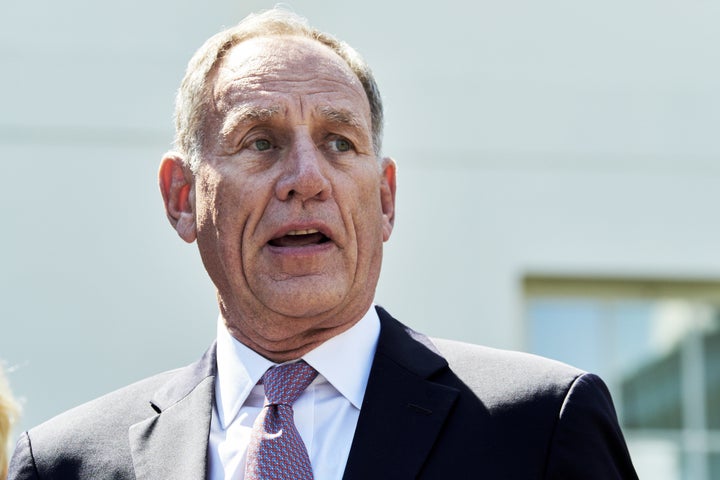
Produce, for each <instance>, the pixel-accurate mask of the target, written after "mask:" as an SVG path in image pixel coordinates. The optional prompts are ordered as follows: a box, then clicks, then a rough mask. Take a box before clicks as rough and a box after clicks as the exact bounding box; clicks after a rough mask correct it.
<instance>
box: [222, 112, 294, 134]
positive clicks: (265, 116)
mask: <svg viewBox="0 0 720 480" xmlns="http://www.w3.org/2000/svg"><path fill="white" fill-rule="evenodd" d="M282 113H283V109H281V108H280V107H268V108H260V107H254V106H247V105H246V106H243V107H240V108H237V109H234V110H233V111H232V112H231V113H230V114H229V115H228V116H227V119H226V120H225V122H223V127H222V130H221V132H220V134H221V135H222V136H223V137H225V136H227V135H229V134H230V133H231V132H232V131H233V130H234V129H235V128H236V127H237V126H238V125H242V124H243V123H248V122H269V121H271V120H272V119H273V118H275V117H278V116H279V115H281V114H282Z"/></svg>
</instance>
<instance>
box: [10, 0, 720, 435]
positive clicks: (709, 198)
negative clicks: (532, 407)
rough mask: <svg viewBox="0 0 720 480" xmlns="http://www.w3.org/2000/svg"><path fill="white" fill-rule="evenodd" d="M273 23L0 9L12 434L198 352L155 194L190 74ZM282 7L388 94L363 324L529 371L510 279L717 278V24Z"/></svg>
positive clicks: (200, 294)
mask: <svg viewBox="0 0 720 480" xmlns="http://www.w3.org/2000/svg"><path fill="white" fill-rule="evenodd" d="M273 3H274V2H269V1H268V2H262V1H255V2H232V1H229V0H222V1H219V0H218V1H213V2H202V1H191V0H184V1H177V0H176V1H172V2H170V1H156V2H140V1H138V0H126V1H124V2H112V3H109V2H97V1H90V0H85V1H81V0H69V1H67V2H54V1H51V0H43V1H35V2H25V1H23V0H5V2H3V3H2V5H0V58H2V70H0V72H1V73H0V165H2V169H1V170H0V172H1V174H2V178H3V180H4V181H3V187H2V189H0V214H1V218H2V219H3V222H2V227H0V228H1V229H2V230H0V231H1V232H2V237H0V238H1V240H0V246H1V247H2V248H0V319H1V320H0V321H2V333H1V334H0V358H4V359H5V361H6V364H7V365H8V366H9V367H11V368H12V369H13V371H12V373H11V375H10V380H11V382H12V384H13V386H14V388H15V391H16V393H18V394H19V395H20V396H22V397H25V409H26V413H25V418H24V423H23V426H24V427H27V426H30V425H31V424H35V423H37V422H39V421H41V420H43V419H45V418H47V417H49V416H50V415H53V414H55V413H57V412H59V411H62V410H64V409H66V408H68V407H70V406H72V405H74V404H77V403H79V402H81V401H84V400H87V399H89V398H92V397H94V396H97V395H99V394H101V393H103V392H106V391H108V390H110V389H113V388H116V387H119V386H121V385H123V384H125V383H128V382H130V381H132V380H135V379H139V378H142V377H143V376H145V375H148V374H150V373H153V372H156V371H159V370H162V369H166V368H172V367H175V366H178V365H181V364H183V363H188V362H191V361H193V360H194V359H195V358H197V357H198V356H199V355H200V354H201V353H202V351H203V350H204V348H205V347H206V345H207V344H208V343H209V342H210V341H211V339H212V337H213V335H214V328H215V316H216V311H215V306H214V297H213V291H212V288H211V286H210V285H209V281H208V280H207V278H206V276H205V274H204V271H203V269H202V266H201V265H200V262H199V258H198V255H197V253H196V252H195V249H194V246H188V245H184V244H183V243H182V242H181V240H179V239H178V238H177V236H176V235H175V233H174V232H173V231H172V229H171V228H170V227H169V226H168V225H167V222H166V220H165V219H164V213H163V210H162V206H161V202H160V197H159V194H158V192H157V187H156V185H155V182H156V181H155V171H156V168H157V164H158V162H159V159H160V156H161V155H162V153H163V152H164V151H165V150H166V149H167V148H169V146H170V143H171V141H172V123H171V115H172V102H173V96H174V91H175V89H176V88H177V85H178V83H179V80H180V78H181V76H182V72H183V70H184V68H185V64H186V62H187V60H188V59H189V57H190V55H191V54H192V52H193V51H194V50H195V49H196V48H197V47H198V46H199V45H200V44H201V42H202V41H203V40H204V39H205V38H206V37H207V36H209V35H210V34H212V33H214V32H215V31H216V30H217V29H218V28H219V27H221V26H223V25H230V24H232V23H235V22H236V21H237V20H238V19H240V18H241V17H243V16H244V15H245V14H246V13H248V12H249V11H253V10H256V9H258V8H262V7H269V6H272V4H273ZM289 4H290V5H291V6H292V7H293V8H294V9H295V10H296V11H298V12H299V13H301V14H303V15H306V16H307V17H308V18H309V19H310V20H311V22H312V23H313V24H315V25H317V26H318V27H320V28H321V29H325V30H328V31H330V32H331V33H335V34H337V35H338V36H339V37H341V38H343V39H345V40H347V41H348V42H349V43H351V44H352V45H354V46H355V47H356V48H358V50H360V52H361V53H362V54H363V55H364V56H365V57H366V59H367V60H368V61H369V63H370V64H371V65H372V66H373V67H374V70H375V73H376V76H377V78H378V81H379V83H380V87H381V90H382V92H383V94H384V98H385V102H386V109H387V121H388V124H387V128H386V141H385V151H386V153H387V154H389V155H392V156H394V157H395V158H396V159H397V161H398V163H399V196H398V219H397V228H396V230H395V233H394V235H393V238H392V239H391V241H390V243H389V244H388V247H387V250H386V260H385V269H384V273H383V278H382V280H381V284H380V287H379V290H378V301H379V302H380V303H382V304H384V305H385V306H386V307H387V308H388V309H389V310H390V311H391V312H392V313H393V314H395V315H396V316H397V317H398V318H400V319H401V320H403V321H405V322H406V323H408V324H410V325H411V326H413V327H415V328H417V329H419V330H423V331H426V332H428V333H430V334H433V335H442V336H446V337H453V338H459V339H465V340H468V341H474V342H482V343H486V344H490V345H495V346H500V347H509V348H522V347H523V319H522V316H521V314H522V311H521V310H522V304H521V299H522V298H521V295H522V292H521V291H520V281H521V278H522V276H523V275H524V274H526V273H528V272H541V273H553V272H555V273H577V274H610V275H632V276H662V277H693V278H694V277H706V278H718V277H720V255H718V253H717V245H720V228H718V227H717V226H716V222H714V212H715V207H716V205H720V193H719V192H720V189H718V188H717V185H719V184H720V181H719V180H720V178H718V177H719V176H720V162H718V160H719V158H718V157H719V156H720V143H718V142H717V140H716V139H717V133H716V132H717V131H718V127H720V89H719V88H718V85H720V62H719V61H718V60H720V58H719V57H720V54H718V52H720V50H718V49H717V48H716V46H717V45H719V44H720V29H718V28H717V25H718V24H720V6H717V5H715V4H713V3H711V2H692V3H688V2H672V1H653V2H650V1H635V2H626V1H618V0H613V1H608V2H603V3H602V4H589V3H579V2H576V1H570V0H565V1H563V0H550V1H546V2H540V3H538V2H534V1H531V0H518V1H511V2H470V1H467V2H460V1H457V0H455V1H446V2H439V3H438V4H437V5H436V6H426V5H425V4H419V3H418V2H386V1H384V2H381V1H376V0H366V1H364V2H352V3H350V2H330V1H327V2H319V1H309V0H307V1H300V0H298V1H294V2H289Z"/></svg>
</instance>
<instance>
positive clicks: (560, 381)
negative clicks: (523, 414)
mask: <svg viewBox="0 0 720 480" xmlns="http://www.w3.org/2000/svg"><path fill="white" fill-rule="evenodd" d="M432 342H433V344H434V345H435V346H436V347H437V349H438V351H439V352H440V354H441V355H442V356H443V357H444V358H445V359H446V360H447V362H448V364H449V366H450V369H451V370H452V371H453V372H454V373H455V375H457V376H458V377H459V378H460V380H462V381H463V383H465V384H466V385H467V386H468V387H469V388H470V389H471V390H472V391H473V392H474V393H475V394H476V395H477V396H478V397H480V398H482V399H483V400H484V401H485V402H486V404H487V405H488V406H492V405H507V402H508V399H513V402H515V403H517V402H522V401H523V399H526V400H528V401H533V402H535V401H537V400H538V399H539V398H543V397H546V398H547V397H555V398H557V399H562V398H564V397H565V395H566V394H567V392H568V391H569V390H570V388H571V387H572V385H573V384H574V382H575V381H576V380H577V379H578V378H579V377H581V376H583V375H585V374H586V372H584V371H583V370H580V369H578V368H575V367H572V366H570V365H567V364H565V363H562V362H558V361H556V360H551V359H549V358H544V357H540V356H538V355H533V354H529V353H523V352H516V351H510V350H501V349H496V348H490V347H485V346H481V345H473V344H469V343H464V342H459V341H454V340H445V339H432Z"/></svg>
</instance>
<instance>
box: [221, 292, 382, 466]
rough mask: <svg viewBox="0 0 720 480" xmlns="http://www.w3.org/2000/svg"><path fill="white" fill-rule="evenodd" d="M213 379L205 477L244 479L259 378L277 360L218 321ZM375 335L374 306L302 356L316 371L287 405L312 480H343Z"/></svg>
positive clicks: (259, 399) (260, 393)
mask: <svg viewBox="0 0 720 480" xmlns="http://www.w3.org/2000/svg"><path fill="white" fill-rule="evenodd" d="M217 330H218V333H217V370H218V371H217V377H216V378H215V405H214V406H213V413H212V422H211V426H210V439H209V445H208V479H210V480H220V479H223V480H224V479H240V480H242V479H243V478H244V477H245V457H246V453H247V447H248V444H249V442H250V433H251V431H252V426H253V422H254V421H255V418H256V417H257V415H258V414H259V413H260V410H261V409H262V407H263V404H264V400H265V393H264V389H263V386H262V385H258V384H257V383H258V381H259V380H260V378H261V377H262V376H263V374H264V373H265V371H266V370H267V369H268V368H270V367H272V366H274V365H276V364H274V363H273V362H271V361H270V360H268V359H266V358H264V357H262V356H260V355H258V354H257V353H255V352H254V351H253V350H251V349H249V348H248V347H246V346H245V345H243V344H242V343H240V342H238V341H237V340H235V338H233V337H232V336H231V335H230V334H229V333H228V331H227V329H226V328H225V323H224V321H223V319H222V318H220V319H219V320H218V329H217ZM379 334H380V320H379V318H378V316H377V312H376V311H375V308H374V306H373V307H371V308H370V310H368V312H367V313H366V314H365V316H364V317H363V318H362V319H361V320H360V321H359V322H358V323H356V324H355V325H353V327H352V328H350V329H349V330H347V331H345V332H343V333H341V334H340V335H337V336H336V337H333V338H331V339H330V340H328V341H326V342H325V343H323V344H322V345H320V346H319V347H317V348H315V349H314V350H312V351H311V352H309V353H307V354H305V355H304V356H303V357H302V358H303V360H305V361H306V362H307V363H308V364H309V365H310V366H312V367H313V368H314V369H315V370H317V371H318V376H317V378H315V380H313V382H312V383H311V384H310V386H309V387H308V388H307V389H306V390H305V391H304V392H303V393H302V395H300V397H299V398H298V399H297V400H296V401H295V404H294V405H293V410H294V416H295V425H296V426H297V429H298V432H299V433H300V436H301V437H302V439H303V441H304V442H305V447H306V448H307V450H308V454H309V455H310V462H311V463H312V466H313V474H314V476H315V480H339V479H341V478H342V475H343V472H344V471H345V464H346V463H347V458H348V454H349V452H350V445H351V444H352V439H353V435H354V434H355V426H356V425H357V420H358V417H359V415H360V406H361V404H362V400H363V397H364V396H365V388H366V387H367V381H368V376H369V375H370V367H371V366H372V360H373V357H374V355H375V347H376V345H377V339H378V336H379Z"/></svg>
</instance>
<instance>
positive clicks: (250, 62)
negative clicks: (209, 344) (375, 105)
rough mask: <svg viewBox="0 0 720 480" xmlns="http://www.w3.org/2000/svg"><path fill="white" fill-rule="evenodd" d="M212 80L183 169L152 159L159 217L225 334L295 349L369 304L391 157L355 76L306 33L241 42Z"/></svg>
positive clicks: (389, 193)
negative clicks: (162, 213) (187, 257)
mask: <svg viewBox="0 0 720 480" xmlns="http://www.w3.org/2000/svg"><path fill="white" fill-rule="evenodd" d="M213 81H214V111H213V112H211V113H210V114H209V115H208V116H207V120H206V122H205V125H204V134H205V137H204V138H205V144H204V145H203V146H202V161H201V163H200V166H199V168H198V169H197V171H196V173H195V174H194V175H193V174H192V173H191V172H190V170H189V169H188V168H187V167H186V164H185V162H184V159H183V157H182V155H181V154H178V153H173V152H170V153H168V154H166V156H165V157H164V158H163V161H162V164H161V167H160V187H161V190H162V192H163V198H164V200H165V205H166V209H167V213H168V218H169V219H170V221H171V223H172V225H173V226H174V227H175V229H176V230H177V232H178V234H179V235H180V237H182V238H183V239H184V240H186V241H188V242H192V241H194V240H196V239H197V242H198V248H199V250H200V254H201V257H202V260H203V263H204V265H205V268H206V270H207V271H208V273H209V275H210V277H211V279H212V280H213V282H214V284H215V286H216V287H217V293H218V302H219V305H220V310H221V313H222V316H223V318H224V319H225V322H226V324H227V327H228V330H229V331H230V333H231V334H232V335H233V336H234V337H235V338H237V339H238V340H239V341H241V342H242V343H244V344H246V345H247V346H249V347H250V348H252V349H253V350H255V351H257V352H258V353H260V354H261V355H263V356H265V357H267V358H269V359H271V360H274V361H286V360H290V359H294V358H298V357H300V356H302V355H303V354H304V353H306V352H307V351H309V350H311V349H312V348H315V347H316V346H317V345H319V344H321V343H322V342H324V341H325V340H327V339H329V338H331V337H333V336H335V335H337V334H339V333H341V332H343V331H345V330H347V329H348V328H350V327H351V326H352V325H354V324H355V323H356V322H357V321H358V320H360V318H362V316H363V314H364V313H365V311H367V309H368V308H369V307H370V305H371V304H372V300H373V296H374V293H375V287H376V285H377V281H378V277H379V274H380V266H381V262H382V247H383V242H385V241H387V240H388V239H389V238H390V234H391V232H392V228H393V222H394V214H395V164H394V162H393V161H392V160H391V159H389V158H385V159H381V160H380V159H378V158H377V157H376V155H375V153H374V149H373V144H372V134H371V121H370V107H369V103H368V100H367V97H366V95H365V92H364V90H363V88H362V86H361V84H360V82H359V80H358V79H357V77H356V76H355V75H354V74H353V72H352V71H351V70H350V69H349V67H348V66H347V64H345V62H344V61H343V60H342V59H341V58H340V57H339V56H337V55H336V54H335V53H334V52H333V51H332V50H330V49H329V48H327V47H326V46H324V45H322V44H320V43H318V42H315V41H313V40H309V39H304V38H298V37H262V38H255V39H251V40H247V41H245V42H242V43H240V44H238V45H236V46H235V47H233V48H232V50H231V51H230V52H229V53H228V55H227V56H226V58H225V59H224V60H223V62H222V63H221V65H220V66H219V68H218V69H217V71H216V72H215V74H214V78H213ZM188 297H190V296H188Z"/></svg>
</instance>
